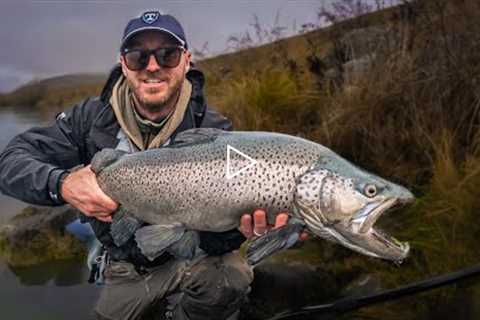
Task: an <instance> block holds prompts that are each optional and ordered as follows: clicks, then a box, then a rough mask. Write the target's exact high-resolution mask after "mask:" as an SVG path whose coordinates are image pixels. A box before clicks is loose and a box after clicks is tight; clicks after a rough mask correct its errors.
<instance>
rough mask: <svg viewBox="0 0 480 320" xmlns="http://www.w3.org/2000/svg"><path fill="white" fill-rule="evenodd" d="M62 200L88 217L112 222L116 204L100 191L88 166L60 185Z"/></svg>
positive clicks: (72, 174)
mask: <svg viewBox="0 0 480 320" xmlns="http://www.w3.org/2000/svg"><path fill="white" fill-rule="evenodd" d="M60 193H61V195H62V198H63V199H64V200H65V201H66V202H68V203H69V204H71V205H72V206H74V207H75V208H77V209H78V210H80V211H81V212H82V213H83V214H84V215H86V216H88V217H95V218H97V219H98V220H100V221H103V222H112V216H111V214H112V213H113V212H114V211H115V210H117V208H118V203H116V202H115V201H113V200H112V199H111V198H110V197H108V196H107V195H106V194H105V193H103V191H102V190H101V189H100V187H99V186H98V183H97V178H96V176H95V173H94V172H93V171H92V170H91V169H90V166H87V167H84V168H82V169H80V170H77V171H74V172H72V173H70V174H69V175H68V176H67V177H66V178H65V180H64V181H63V183H62V186H61V190H60Z"/></svg>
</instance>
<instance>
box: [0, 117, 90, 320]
mask: <svg viewBox="0 0 480 320" xmlns="http://www.w3.org/2000/svg"><path fill="white" fill-rule="evenodd" d="M53 119H54V115H45V114H40V113H38V112H35V111H32V110H29V109H28V108H1V109H0V150H3V148H4V147H5V146H6V145H7V143H8V142H9V141H10V139H11V138H13V137H14V136H15V135H16V134H18V133H20V132H22V131H24V130H26V129H28V128H30V127H32V126H36V125H45V124H48V123H49V122H52V121H53ZM25 206H26V204H25V203H23V202H21V201H18V200H15V199H13V198H10V197H7V196H5V195H2V194H0V207H1V211H0V225H1V224H4V223H5V222H6V221H7V220H8V219H10V218H11V217H12V216H13V215H14V214H16V213H18V212H19V210H20V209H22V208H23V207H25ZM87 276H88V270H87V268H86V267H85V266H84V265H83V264H79V262H78V261H74V262H69V261H65V262H56V263H48V264H44V265H41V266H37V267H30V268H15V269H12V268H11V267H9V266H8V265H6V264H5V263H4V262H3V261H2V260H1V257H0V319H8V320H20V319H22V320H24V319H36V320H41V319H42V320H43V319H49V320H51V319H69V320H77V319H78V320H80V319H82V320H85V319H87V320H88V319H94V317H93V313H92V310H93V305H94V303H95V301H96V299H97V296H98V289H97V288H96V287H95V286H94V285H90V284H88V283H87V280H86V279H87Z"/></svg>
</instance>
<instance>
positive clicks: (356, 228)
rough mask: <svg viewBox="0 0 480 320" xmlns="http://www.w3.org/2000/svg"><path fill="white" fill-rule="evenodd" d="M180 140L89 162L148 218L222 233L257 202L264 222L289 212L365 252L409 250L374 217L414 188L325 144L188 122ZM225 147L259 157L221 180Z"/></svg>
mask: <svg viewBox="0 0 480 320" xmlns="http://www.w3.org/2000/svg"><path fill="white" fill-rule="evenodd" d="M178 140H180V141H182V140H183V142H180V143H177V144H174V145H172V146H170V147H166V148H160V149H155V150H148V151H144V152H140V153H134V154H125V155H122V154H118V153H115V152H114V151H112V150H105V151H103V152H101V153H100V154H99V155H98V156H97V155H96V156H95V158H94V160H93V161H92V169H93V170H94V171H95V172H96V173H97V180H98V183H99V185H100V187H101V189H102V190H103V191H104V192H105V193H106V194H107V195H109V196H110V197H111V198H113V199H114V200H115V201H117V202H119V203H120V205H121V207H122V210H123V211H124V212H126V213H127V215H131V216H134V217H135V218H137V219H139V220H141V221H145V222H147V223H149V224H152V225H173V224H178V223H180V224H181V225H182V226H183V227H184V229H185V230H199V231H216V232H221V231H226V230H231V229H234V228H237V227H238V224H239V221H240V217H241V215H242V214H244V213H246V212H252V211H253V210H254V209H256V208H259V207H261V208H264V209H266V210H267V212H268V213H269V215H268V219H269V221H270V222H273V221H274V214H276V213H278V212H289V213H291V214H292V215H293V216H295V217H296V218H297V219H298V220H300V221H303V222H304V223H305V224H306V226H307V230H308V231H310V232H311V233H314V234H315V235H317V236H320V237H323V238H326V239H329V240H332V241H335V242H338V243H340V244H342V245H344V246H346V247H348V248H350V249H353V250H355V251H358V252H360V253H362V254H367V255H370V256H375V257H379V258H384V259H388V260H403V259H404V258H405V257H406V256H407V254H408V250H409V247H408V245H407V244H402V243H400V242H397V241H396V240H394V239H392V238H390V237H388V236H385V235H383V234H380V233H379V232H377V230H375V229H374V228H373V224H374V223H375V221H376V220H377V219H378V217H379V216H380V215H381V214H383V213H384V212H385V211H386V210H387V209H389V208H390V207H392V206H395V205H399V204H404V203H409V202H412V201H413V199H414V197H413V195H412V194H411V193H410V192H409V191H408V190H407V189H405V188H403V187H401V186H399V185H396V184H393V183H391V182H389V181H386V180H384V179H382V178H380V177H377V176H375V175H373V174H370V173H368V172H366V171H364V170H362V169H360V168H358V167H356V166H354V165H353V164H351V163H349V162H348V161H346V160H345V159H343V158H341V157H340V156H338V155H337V154H335V153H334V152H332V151H331V150H330V149H328V148H326V147H324V146H322V145H320V144H317V143H314V142H311V141H308V140H305V139H302V138H298V137H294V136H289V135H284V134H278V133H269V132H224V131H221V130H217V129H193V130H188V131H185V132H183V133H181V134H180V135H179V136H178V137H177V141H178ZM227 145H230V146H232V147H234V148H236V149H238V150H240V151H241V152H243V153H245V154H248V155H250V156H252V157H254V158H255V160H256V161H257V163H256V164H255V165H254V166H251V167H249V168H248V169H246V170H245V171H243V172H242V173H241V174H239V175H237V176H235V177H233V178H231V179H227V178H226V170H225V165H226V160H227V159H226V149H227ZM105 159H107V160H105ZM231 160H232V161H231V165H232V167H233V168H242V167H244V166H245V165H246V164H247V160H246V159H243V158H240V157H238V158H235V157H234V158H232V159H231ZM293 229H295V228H293ZM293 229H292V230H293ZM140 230H141V229H140ZM295 230H297V229H295ZM297 231H298V230H297ZM379 235H380V236H379ZM274 251H275V250H274ZM269 252H270V251H269Z"/></svg>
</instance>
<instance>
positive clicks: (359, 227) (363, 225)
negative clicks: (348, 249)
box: [341, 198, 410, 261]
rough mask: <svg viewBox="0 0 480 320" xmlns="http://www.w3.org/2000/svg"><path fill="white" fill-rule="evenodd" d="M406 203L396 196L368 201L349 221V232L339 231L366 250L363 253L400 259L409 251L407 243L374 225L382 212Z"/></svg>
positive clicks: (394, 259) (383, 257) (388, 258)
mask: <svg viewBox="0 0 480 320" xmlns="http://www.w3.org/2000/svg"><path fill="white" fill-rule="evenodd" d="M408 202H409V201H408ZM406 203H407V202H406V201H403V200H400V199H398V198H389V199H386V200H384V201H379V202H374V203H370V204H368V205H366V206H365V207H363V208H362V209H361V210H359V211H358V212H357V213H356V214H355V216H354V217H353V218H352V220H351V221H350V228H348V229H350V230H349V231H350V232H349V233H350V234H349V235H347V234H345V231H347V233H348V230H344V231H343V232H341V233H342V234H343V235H344V236H346V238H349V239H350V240H352V241H353V242H355V243H357V245H359V246H361V247H363V249H364V250H365V251H366V252H364V253H365V254H368V255H371V256H375V257H378V258H382V259H387V260H393V261H402V260H403V259H405V258H406V257H407V255H408V253H409V251H410V246H409V244H408V243H407V242H400V241H398V240H397V239H395V238H394V237H392V236H390V235H388V234H386V233H385V232H383V231H382V230H380V229H379V228H377V227H374V225H375V223H376V222H377V220H378V219H379V218H380V217H381V216H382V215H383V214H385V213H386V212H388V211H391V210H392V209H393V208H398V207H400V206H403V205H404V204H406Z"/></svg>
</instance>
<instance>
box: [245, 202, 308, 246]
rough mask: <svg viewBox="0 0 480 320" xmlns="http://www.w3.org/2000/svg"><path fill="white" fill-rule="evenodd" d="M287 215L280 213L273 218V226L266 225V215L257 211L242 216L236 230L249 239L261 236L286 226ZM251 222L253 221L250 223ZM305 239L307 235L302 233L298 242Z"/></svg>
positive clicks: (260, 210) (263, 211)
mask: <svg viewBox="0 0 480 320" xmlns="http://www.w3.org/2000/svg"><path fill="white" fill-rule="evenodd" d="M288 218H289V217H288V214H286V213H284V212H281V213H279V214H278V215H277V216H276V217H275V225H273V226H272V225H268V224H267V214H266V213H265V210H262V209H257V210H255V211H254V212H253V218H252V215H251V214H244V215H243V216H242V217H241V219H240V227H239V228H238V229H239V230H240V232H241V233H243V235H244V236H245V237H246V238H247V239H249V238H252V237H253V236H257V237H258V236H261V235H263V234H265V233H266V232H268V230H270V229H272V228H273V229H276V228H280V227H282V226H284V225H285V224H287V221H288ZM252 220H253V221H252ZM305 239H307V234H306V233H305V232H303V233H302V234H301V235H300V240H305Z"/></svg>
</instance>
